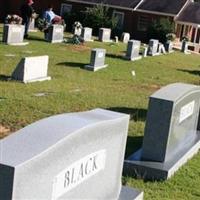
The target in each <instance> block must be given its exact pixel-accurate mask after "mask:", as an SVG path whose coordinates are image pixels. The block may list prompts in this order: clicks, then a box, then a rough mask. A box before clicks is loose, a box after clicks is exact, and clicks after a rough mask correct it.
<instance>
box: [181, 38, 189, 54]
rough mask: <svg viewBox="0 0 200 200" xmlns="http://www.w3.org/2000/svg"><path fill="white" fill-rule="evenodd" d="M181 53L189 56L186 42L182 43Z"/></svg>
mask: <svg viewBox="0 0 200 200" xmlns="http://www.w3.org/2000/svg"><path fill="white" fill-rule="evenodd" d="M181 52H183V53H185V54H190V53H189V52H188V42H187V41H185V40H183V41H182V46H181Z"/></svg>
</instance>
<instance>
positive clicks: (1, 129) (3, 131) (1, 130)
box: [0, 124, 11, 139]
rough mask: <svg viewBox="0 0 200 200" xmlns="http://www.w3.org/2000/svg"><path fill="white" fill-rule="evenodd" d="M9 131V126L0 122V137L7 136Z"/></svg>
mask: <svg viewBox="0 0 200 200" xmlns="http://www.w3.org/2000/svg"><path fill="white" fill-rule="evenodd" d="M10 132H11V130H10V128H8V127H6V126H3V125H2V124H0V139H1V138H3V137H6V136H8V135H9V134H10Z"/></svg>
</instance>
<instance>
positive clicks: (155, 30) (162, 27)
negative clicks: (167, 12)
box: [147, 18, 174, 43]
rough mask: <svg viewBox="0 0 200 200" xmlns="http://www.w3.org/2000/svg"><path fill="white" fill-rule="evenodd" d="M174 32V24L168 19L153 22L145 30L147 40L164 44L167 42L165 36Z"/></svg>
mask: <svg viewBox="0 0 200 200" xmlns="http://www.w3.org/2000/svg"><path fill="white" fill-rule="evenodd" d="M172 32H174V23H173V22H170V21H169V19H166V18H161V19H159V20H158V21H154V22H153V23H152V25H150V26H149V28H148V30H147V35H148V39H149V40H150V39H158V40H159V41H160V42H162V43H165V42H166V41H167V37H166V35H167V34H169V33H172Z"/></svg>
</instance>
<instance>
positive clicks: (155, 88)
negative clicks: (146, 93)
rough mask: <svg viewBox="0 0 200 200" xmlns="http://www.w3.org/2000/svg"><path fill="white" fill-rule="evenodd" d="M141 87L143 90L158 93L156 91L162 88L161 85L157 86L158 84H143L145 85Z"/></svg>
mask: <svg viewBox="0 0 200 200" xmlns="http://www.w3.org/2000/svg"><path fill="white" fill-rule="evenodd" d="M141 87H142V88H143V89H147V90H151V91H156V90H159V89H160V88H161V86H160V85H156V84H151V85H148V84H143V85H141Z"/></svg>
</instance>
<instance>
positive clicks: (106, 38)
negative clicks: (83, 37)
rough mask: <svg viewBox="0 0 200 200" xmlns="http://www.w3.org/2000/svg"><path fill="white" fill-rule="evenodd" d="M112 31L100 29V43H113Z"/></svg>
mask: <svg viewBox="0 0 200 200" xmlns="http://www.w3.org/2000/svg"><path fill="white" fill-rule="evenodd" d="M110 37H111V29H109V28H100V29H99V41H101V42H111V39H110Z"/></svg>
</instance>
